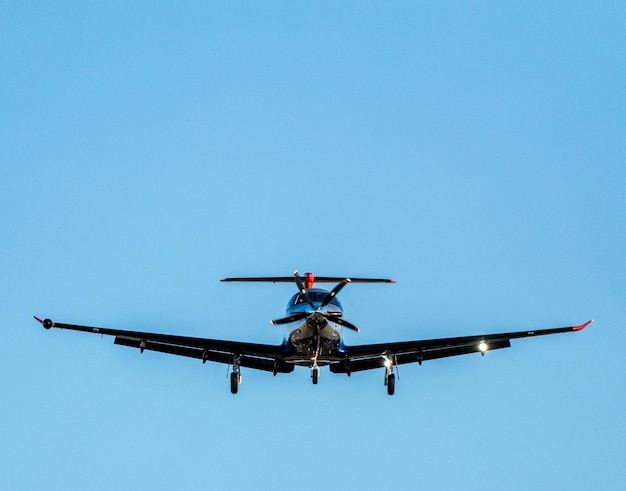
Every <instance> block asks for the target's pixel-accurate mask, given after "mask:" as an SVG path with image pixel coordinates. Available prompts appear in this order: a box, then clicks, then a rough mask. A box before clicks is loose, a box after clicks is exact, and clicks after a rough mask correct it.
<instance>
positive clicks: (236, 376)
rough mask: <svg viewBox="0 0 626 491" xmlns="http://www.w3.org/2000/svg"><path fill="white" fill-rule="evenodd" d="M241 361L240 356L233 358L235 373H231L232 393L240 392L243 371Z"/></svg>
mask: <svg viewBox="0 0 626 491" xmlns="http://www.w3.org/2000/svg"><path fill="white" fill-rule="evenodd" d="M240 361H241V357H240V356H234V357H233V371H232V372H230V393H231V394H236V393H237V391H238V390H239V384H241V369H240V367H239V363H240Z"/></svg>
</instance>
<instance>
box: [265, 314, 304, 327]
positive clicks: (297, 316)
mask: <svg viewBox="0 0 626 491" xmlns="http://www.w3.org/2000/svg"><path fill="white" fill-rule="evenodd" d="M309 315H311V314H310V313H309V312H298V313H297V314H291V315H290V316H288V317H283V318H282V319H274V320H273V321H271V322H272V324H274V325H275V326H280V325H282V324H289V323H290V322H297V321H300V320H302V319H305V318H306V317H308V316H309Z"/></svg>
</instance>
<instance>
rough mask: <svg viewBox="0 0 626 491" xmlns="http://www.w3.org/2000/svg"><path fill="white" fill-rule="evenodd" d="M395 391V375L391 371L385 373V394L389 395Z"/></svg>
mask: <svg viewBox="0 0 626 491" xmlns="http://www.w3.org/2000/svg"><path fill="white" fill-rule="evenodd" d="M395 391H396V376H395V375H394V374H393V373H390V374H389V375H387V394H389V395H390V396H392V395H393V393H394V392H395Z"/></svg>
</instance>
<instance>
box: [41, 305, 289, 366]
mask: <svg viewBox="0 0 626 491" xmlns="http://www.w3.org/2000/svg"><path fill="white" fill-rule="evenodd" d="M35 319H36V320H37V321H38V322H40V323H41V324H42V325H43V327H45V328H46V329H50V328H52V327H55V328H57V329H68V330H71V331H81V332H89V333H94V334H101V335H104V336H115V344H119V345H122V346H130V347H131V348H139V349H140V351H141V352H142V353H143V351H144V350H151V351H160V352H161V353H170V354H172V355H179V356H187V357H190V358H197V359H199V360H202V362H203V363H204V362H206V361H207V360H208V361H215V362H218V363H227V364H232V363H233V360H234V358H235V357H239V364H240V365H241V366H243V367H249V368H256V369H258V370H266V371H270V372H274V373H279V372H283V373H288V372H291V371H293V369H294V367H293V365H292V364H288V363H285V362H284V361H283V356H284V355H285V354H286V353H287V346H286V345H278V346H275V345H269V344H255V343H242V342H239V341H225V340H220V339H207V338H194V337H187V336H176V335H171V334H157V333H151V332H141V331H125V330H121V329H108V328H103V327H91V326H78V325H74V324H63V323H60V322H52V321H51V320H50V319H45V320H41V319H39V318H38V317H35Z"/></svg>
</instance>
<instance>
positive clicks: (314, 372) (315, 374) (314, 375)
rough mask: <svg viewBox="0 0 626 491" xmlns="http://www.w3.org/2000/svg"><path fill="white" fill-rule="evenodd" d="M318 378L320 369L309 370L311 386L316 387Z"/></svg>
mask: <svg viewBox="0 0 626 491" xmlns="http://www.w3.org/2000/svg"><path fill="white" fill-rule="evenodd" d="M319 376H320V369H319V368H314V369H313V370H311V378H312V379H313V384H315V385H317V379H318V378H319Z"/></svg>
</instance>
